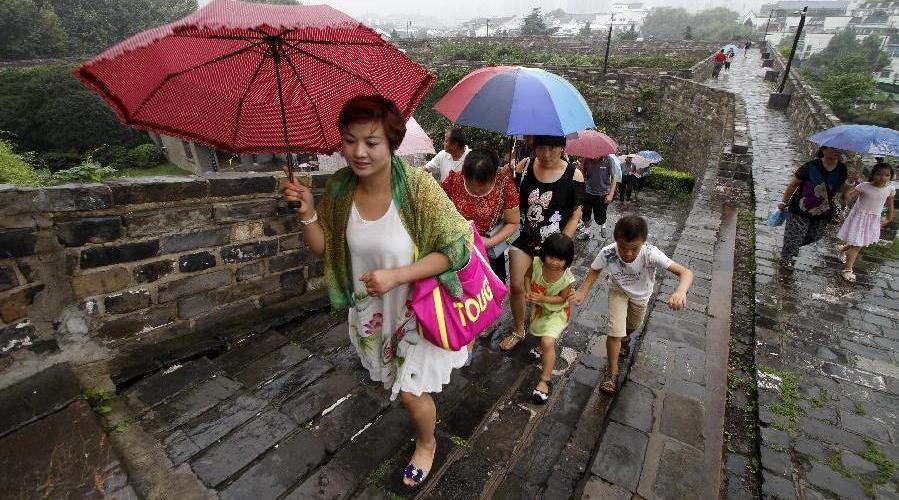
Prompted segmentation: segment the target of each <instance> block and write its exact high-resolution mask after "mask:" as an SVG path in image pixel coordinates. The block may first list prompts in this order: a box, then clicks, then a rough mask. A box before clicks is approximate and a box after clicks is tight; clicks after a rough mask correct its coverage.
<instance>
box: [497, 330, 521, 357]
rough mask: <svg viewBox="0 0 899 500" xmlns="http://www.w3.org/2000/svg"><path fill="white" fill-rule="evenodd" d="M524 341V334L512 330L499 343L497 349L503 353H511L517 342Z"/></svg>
mask: <svg viewBox="0 0 899 500" xmlns="http://www.w3.org/2000/svg"><path fill="white" fill-rule="evenodd" d="M522 340H524V333H523V332H522V333H519V332H516V331H515V330H512V333H510V334H508V335H506V336H505V338H503V340H502V341H501V342H500V343H499V348H500V349H501V350H503V351H506V352H508V351H511V350H512V349H515V346H517V345H518V343H519V342H521V341H522Z"/></svg>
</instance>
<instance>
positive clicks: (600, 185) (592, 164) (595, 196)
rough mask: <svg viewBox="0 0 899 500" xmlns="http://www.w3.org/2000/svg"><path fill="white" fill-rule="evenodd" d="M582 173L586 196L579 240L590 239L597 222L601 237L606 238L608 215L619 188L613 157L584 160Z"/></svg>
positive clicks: (579, 228)
mask: <svg viewBox="0 0 899 500" xmlns="http://www.w3.org/2000/svg"><path fill="white" fill-rule="evenodd" d="M582 172H583V174H584V191H585V194H584V205H583V210H582V214H581V225H579V226H578V231H577V238H578V239H579V240H586V239H590V225H591V223H592V222H593V221H596V224H597V225H598V226H599V231H600V233H599V234H600V237H602V238H605V237H606V219H607V215H606V214H607V211H608V208H609V204H610V203H612V201H613V200H614V199H615V190H616V188H617V186H618V181H617V179H616V178H615V163H614V161H613V160H612V155H608V156H603V157H600V158H596V159H593V158H584V159H583V160H582Z"/></svg>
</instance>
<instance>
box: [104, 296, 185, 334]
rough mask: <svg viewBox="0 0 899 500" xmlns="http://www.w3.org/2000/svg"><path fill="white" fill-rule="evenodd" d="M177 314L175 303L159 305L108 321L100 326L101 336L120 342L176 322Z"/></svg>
mask: <svg viewBox="0 0 899 500" xmlns="http://www.w3.org/2000/svg"><path fill="white" fill-rule="evenodd" d="M176 312H177V310H176V308H175V304H174V303H172V304H162V305H157V306H155V307H152V308H150V309H148V310H146V311H142V312H139V313H132V314H128V315H124V316H121V317H119V318H116V319H113V320H111V321H107V322H106V323H103V324H102V325H101V326H100V329H99V334H100V336H101V337H104V338H106V339H109V340H118V339H123V338H126V337H130V336H132V335H135V334H137V333H143V332H149V331H152V330H154V329H156V328H159V327H161V326H163V325H166V324H169V323H172V322H173V321H175V317H176Z"/></svg>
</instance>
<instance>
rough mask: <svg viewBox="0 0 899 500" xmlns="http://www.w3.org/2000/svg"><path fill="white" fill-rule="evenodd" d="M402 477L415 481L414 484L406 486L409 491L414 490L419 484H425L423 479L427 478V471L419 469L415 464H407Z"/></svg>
mask: <svg viewBox="0 0 899 500" xmlns="http://www.w3.org/2000/svg"><path fill="white" fill-rule="evenodd" d="M403 477H404V478H409V479H411V480H413V481H415V484H413V485H411V486H407V488H409V489H415V488H418V487H419V486H421V483H423V482H425V479H427V478H428V471H426V470H422V469H419V468H418V467H416V466H415V464H413V463H412V462H409V465H407V466H406V470H404V471H403Z"/></svg>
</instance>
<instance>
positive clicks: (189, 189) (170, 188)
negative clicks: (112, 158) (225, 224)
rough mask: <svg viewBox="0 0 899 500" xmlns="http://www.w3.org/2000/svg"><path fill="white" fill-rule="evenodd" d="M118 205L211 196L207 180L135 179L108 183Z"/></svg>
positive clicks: (183, 178) (164, 177) (182, 178)
mask: <svg viewBox="0 0 899 500" xmlns="http://www.w3.org/2000/svg"><path fill="white" fill-rule="evenodd" d="M107 185H108V186H109V189H110V190H111V191H112V197H113V199H114V200H115V204H116V205H136V204H141V203H160V202H166V201H180V200H187V199H192V198H205V197H207V196H209V186H208V184H207V183H206V181H205V180H202V179H196V178H192V177H176V176H159V177H134V178H129V179H125V180H113V181H109V182H107Z"/></svg>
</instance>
